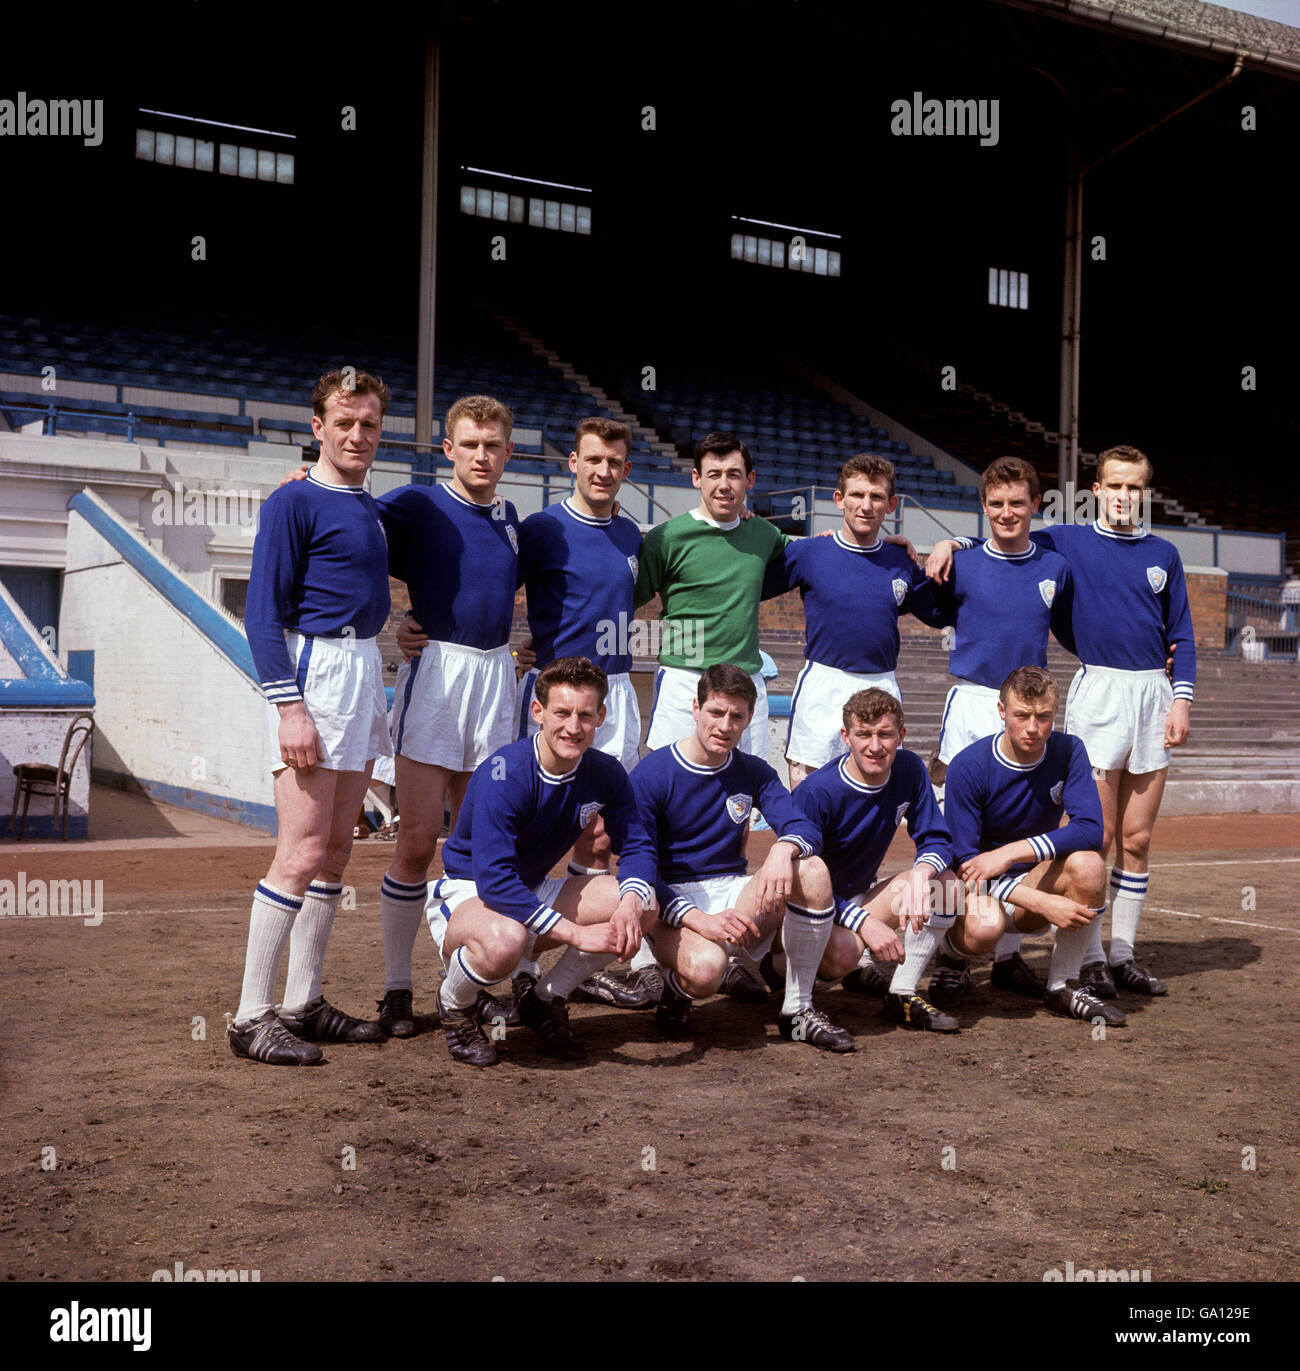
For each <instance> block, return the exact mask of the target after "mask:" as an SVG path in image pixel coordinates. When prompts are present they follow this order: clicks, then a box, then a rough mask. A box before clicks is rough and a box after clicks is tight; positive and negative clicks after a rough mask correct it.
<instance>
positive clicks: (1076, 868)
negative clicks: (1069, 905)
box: [1065, 852, 1106, 904]
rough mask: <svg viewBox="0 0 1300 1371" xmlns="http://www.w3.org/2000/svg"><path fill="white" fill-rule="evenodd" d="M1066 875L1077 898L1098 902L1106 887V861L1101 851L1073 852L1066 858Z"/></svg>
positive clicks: (1091, 902)
mask: <svg viewBox="0 0 1300 1371" xmlns="http://www.w3.org/2000/svg"><path fill="white" fill-rule="evenodd" d="M1065 875H1066V879H1067V880H1068V881H1069V882H1070V885H1071V886H1072V887H1073V889H1074V892H1075V898H1076V899H1078V900H1081V901H1087V902H1088V903H1090V904H1096V903H1097V902H1098V901H1099V900H1100V898H1101V896H1102V895H1103V894H1104V893H1105V889H1106V863H1105V861H1104V860H1103V858H1102V855H1101V853H1100V852H1071V853H1070V855H1069V856H1068V857H1067V858H1066V859H1065Z"/></svg>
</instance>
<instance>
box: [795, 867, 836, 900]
mask: <svg viewBox="0 0 1300 1371" xmlns="http://www.w3.org/2000/svg"><path fill="white" fill-rule="evenodd" d="M790 895H791V898H792V899H793V900H794V902H795V903H796V904H801V905H804V906H805V907H807V908H810V909H824V908H825V907H826V906H827V905H828V904H829V903H830V899H831V873H830V871H829V870H828V869H827V866H826V863H825V862H824V861H822V859H821V858H820V857H804V858H803V859H802V860H801V861H799V862H797V863H796V864H795V868H794V882H793V887H792V889H791V891H790Z"/></svg>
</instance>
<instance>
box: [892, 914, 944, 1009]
mask: <svg viewBox="0 0 1300 1371" xmlns="http://www.w3.org/2000/svg"><path fill="white" fill-rule="evenodd" d="M905 922H906V921H905ZM938 946H939V935H938V933H936V932H935V930H934V929H933V928H931V927H930V925H929V924H926V925H925V927H923V928H922V929H921V931H920V932H919V933H913V932H912V925H911V924H910V923H909V924H907V929H906V931H905V932H904V934H903V951H904V953H905V954H906V957H907V960H906V961H902V962H900V963H899V964H898V970H897V971H895V972H894V978H893V980H891V981H890V982H889V993H890V994H891V995H904V996H906V995H915V994H916V988H917V986H918V985H920V984H921V977H922V976H924V975H925V968H926V967H927V966H929V965H930V958H931V957H933V956H934V950H935V948H937V947H938Z"/></svg>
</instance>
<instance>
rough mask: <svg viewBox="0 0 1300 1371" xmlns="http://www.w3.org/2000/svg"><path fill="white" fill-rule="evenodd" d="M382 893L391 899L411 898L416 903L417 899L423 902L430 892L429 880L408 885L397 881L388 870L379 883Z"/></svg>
mask: <svg viewBox="0 0 1300 1371" xmlns="http://www.w3.org/2000/svg"><path fill="white" fill-rule="evenodd" d="M379 893H380V895H386V896H387V897H388V898H389V899H390V900H409V901H410V902H411V903H412V904H414V903H415V902H416V901H417V900H418V901H419V902H420V903H421V904H423V903H424V901H425V897H426V896H427V895H428V893H429V886H428V882H426V881H420V882H419V883H418V884H415V885H406V884H404V883H403V882H402V881H395V880H394V879H393V878H392V877H391V876H390V875H389V874H388V873H387V872H385V873H384V879H383V880H382V881H381V882H380V885H379Z"/></svg>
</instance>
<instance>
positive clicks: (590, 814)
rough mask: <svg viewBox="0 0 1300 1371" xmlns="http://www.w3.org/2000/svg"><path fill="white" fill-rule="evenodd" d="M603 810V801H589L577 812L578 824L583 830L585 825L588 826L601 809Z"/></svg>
mask: <svg viewBox="0 0 1300 1371" xmlns="http://www.w3.org/2000/svg"><path fill="white" fill-rule="evenodd" d="M604 808H605V805H604V802H603V801H601V800H592V801H590V802H589V803H588V804H585V805H583V806H582V808H581V809H580V810H579V811H578V822H579V823H580V824H581V825H582V826H583V828H586V827H587V825H588V824H589V823H590V822H591V821H592V820H593V819H594V818H595V817H596V815H597V814H599V813H600V811H601V810H602V809H604Z"/></svg>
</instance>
